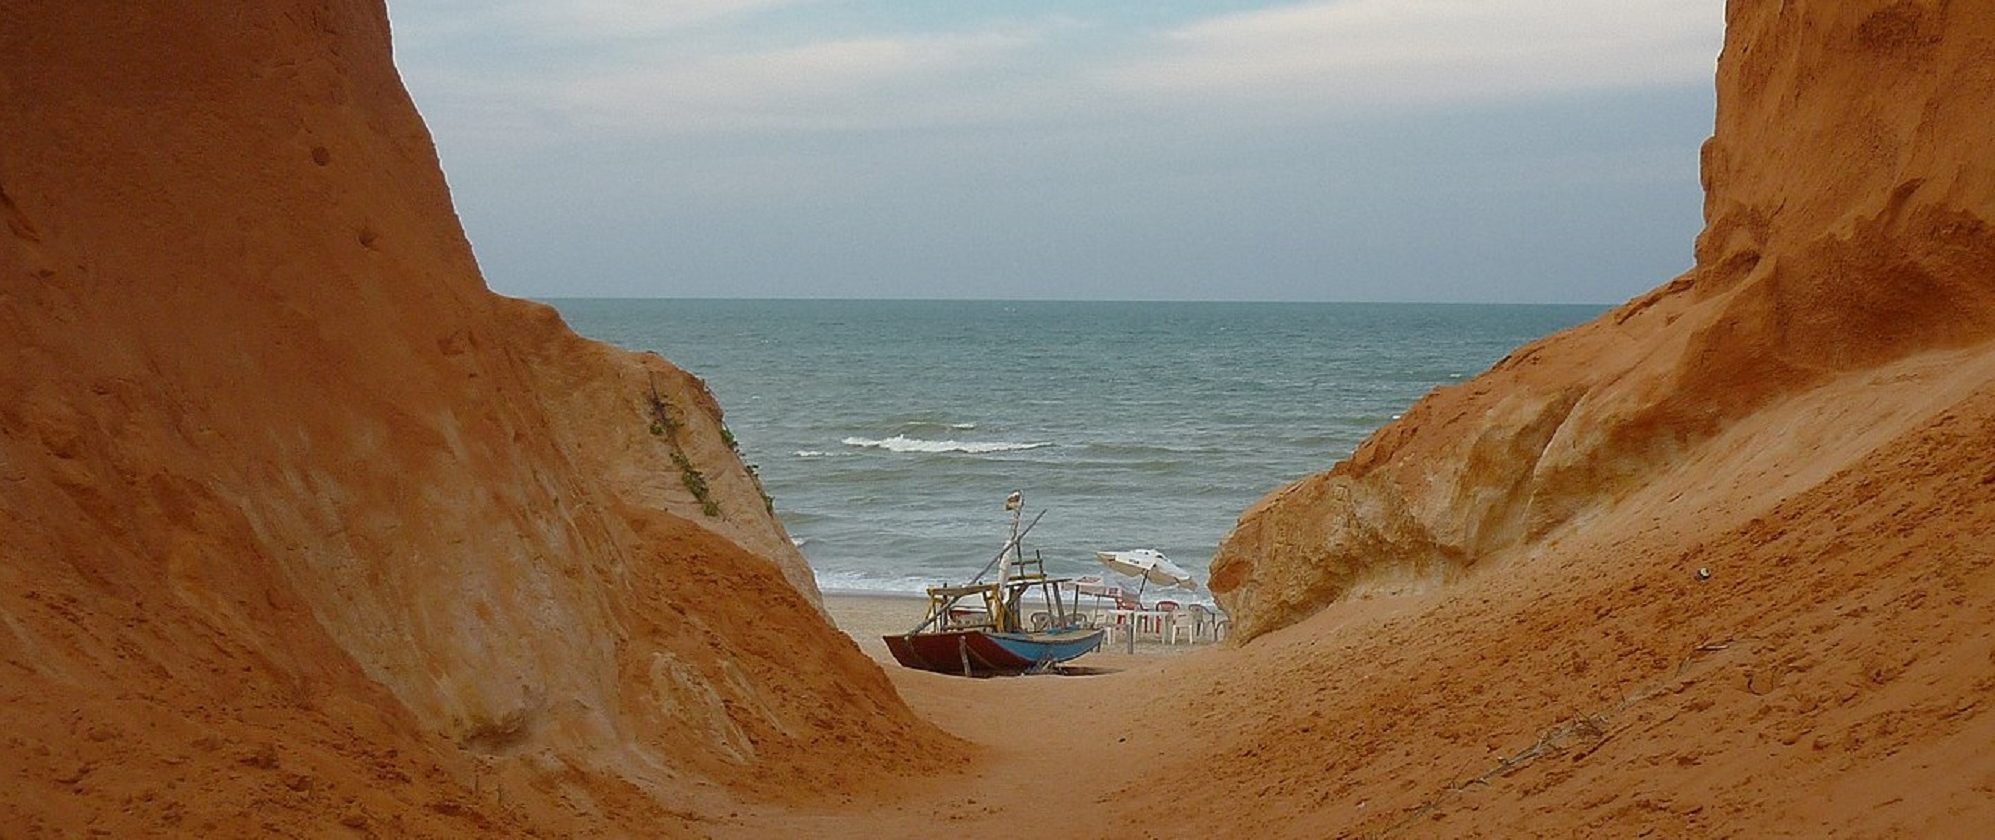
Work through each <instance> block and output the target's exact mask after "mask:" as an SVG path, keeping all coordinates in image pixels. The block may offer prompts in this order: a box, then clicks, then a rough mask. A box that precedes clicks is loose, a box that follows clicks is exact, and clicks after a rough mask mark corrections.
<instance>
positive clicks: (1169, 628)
mask: <svg viewBox="0 0 1995 840" xmlns="http://www.w3.org/2000/svg"><path fill="white" fill-rule="evenodd" d="M1178 606H1179V605H1178V602H1176V601H1158V602H1157V612H1160V613H1163V616H1162V617H1160V618H1159V619H1158V620H1157V641H1159V642H1163V643H1164V644H1167V645H1174V644H1177V638H1178V635H1179V632H1180V631H1186V633H1185V641H1187V642H1189V641H1191V636H1190V633H1189V632H1188V631H1189V630H1190V628H1189V627H1186V626H1185V625H1184V622H1183V621H1182V620H1180V613H1179V611H1178Z"/></svg>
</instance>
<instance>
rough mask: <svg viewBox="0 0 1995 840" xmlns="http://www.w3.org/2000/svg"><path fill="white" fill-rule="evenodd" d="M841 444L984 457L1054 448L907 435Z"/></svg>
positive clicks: (856, 439) (1045, 443)
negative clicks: (994, 454)
mask: <svg viewBox="0 0 1995 840" xmlns="http://www.w3.org/2000/svg"><path fill="white" fill-rule="evenodd" d="M839 442H840V443H843V444H845V445H846V446H857V447H861V448H865V449H885V450H887V451H888V452H922V453H943V452H961V453H965V454H969V455H983V454H986V453H991V452H1018V451H1022V450H1026V449H1039V448H1042V447H1047V446H1052V445H1053V443H1052V442H1051V441H1036V442H1032V443H1016V442H1012V441H1003V440H993V441H961V440H916V439H914V438H911V437H908V436H907V435H894V436H893V437H890V438H883V439H880V440H869V439H867V438H862V437H849V438H846V439H844V440H842V441H839Z"/></svg>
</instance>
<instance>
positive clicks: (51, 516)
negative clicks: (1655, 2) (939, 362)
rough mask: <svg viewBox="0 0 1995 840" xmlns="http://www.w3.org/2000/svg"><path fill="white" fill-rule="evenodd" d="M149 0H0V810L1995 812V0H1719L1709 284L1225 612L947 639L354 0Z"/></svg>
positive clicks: (120, 825)
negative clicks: (729, 427) (448, 136)
mask: <svg viewBox="0 0 1995 840" xmlns="http://www.w3.org/2000/svg"><path fill="white" fill-rule="evenodd" d="M122 8H123V9H124V10H125V12H126V13H125V14H120V15H104V14H95V13H92V12H91V10H89V9H85V8H80V7H78V6H77V5H75V4H57V3H29V2H18V1H16V2H0V220H4V221H5V223H6V230H5V231H4V232H0V352H4V354H5V355H4V364H0V505H3V506H4V510H5V511H6V514H7V523H6V525H7V527H6V528H5V529H3V530H0V670H4V671H5V672H6V674H7V677H6V679H5V680H4V681H0V710H3V711H0V720H4V722H5V724H6V726H5V729H6V735H5V738H4V739H0V759H4V767H5V768H6V769H5V770H0V773H4V778H5V780H6V786H5V790H6V793H4V794H0V825H5V826H8V827H9V829H8V833H9V836H12V835H13V833H15V832H18V833H19V834H21V835H23V836H30V837H33V836H68V835H81V834H84V833H86V832H89V831H93V830H94V831H100V832H103V833H108V834H111V835H114V836H146V835H161V834H166V835H173V834H178V835H198V836H266V835H271V834H279V835H289V834H302V835H312V836H320V835H335V834H339V833H344V832H351V833H358V834H375V835H381V836H467V835H477V836H485V835H495V836H507V835H529V834H538V835H570V834H583V835H612V836H660V835H662V836H679V835H685V836H697V835H714V836H724V837H730V836H738V837H768V836H788V835H795V836H822V837H866V838H877V837H898V836H916V835H920V836H932V835H935V834H938V833H943V834H948V835H951V836H961V837H999V836H1003V837H1011V836H1051V835H1058V836H1083V837H1106V836H1116V837H1129V836H1135V837H1200V836H1225V837H1233V836H1267V837H1331V836H1366V835H1369V836H1520V835H1555V836H1644V835H1646V836H1708V835H1722V836H1763V835H1797V836H1833V835H1844V836H1866V837H1867V836H1968V835H1971V834H1973V833H1974V832H1975V830H1977V829H1978V828H1980V827H1982V826H1986V825H1988V824H1990V823H1995V753H1991V752H1990V751H1988V750H1987V749H1986V745H1987V744H1988V743H1990V742H1991V740H1995V723H1991V720H1995V718H1991V717H1990V716H1989V715H1988V714H1987V712H1988V708H1989V706H1990V704H1991V702H1995V549H1991V548H1990V546H1995V456H1991V453H1995V449H1991V445H1990V441H1995V344H1991V343H1990V340H1991V339H1995V302H1992V301H1991V295H1995V236H1991V235H1990V232H1989V229H1988V226H1987V221H1986V220H1987V219H1989V218H1990V217H1991V216H1995V160H1991V159H1990V152H1989V150H1990V149H1995V143H1991V140H1995V137H1991V136H1990V134H1991V133H1995V128H1991V126H1995V119H1990V116H1991V115H1995V69H1991V68H1995V64H1991V63H1990V62H1989V61H1987V60H1986V57H1987V55H1989V54H1990V53H1991V50H1995V14H1991V13H1990V12H1988V11H1987V10H1985V9H1981V8H1979V7H1969V6H1967V5H1965V4H1960V3H1952V4H1941V3H1929V2H1890V3H1887V2H1882V0H1864V1H1863V2H1849V3H1831V2H1826V0H1809V1H1808V2H1795V1H1794V0H1787V2H1773V0H1735V2H1733V3H1732V4H1731V7H1730V9H1729V12H1728V19H1729V24H1730V29H1729V34H1728V39H1727V43H1726V47H1725V55H1724V57H1723V59H1722V61H1721V69H1720V73H1719V80H1718V83H1719V91H1720V112H1719V115H1718V121H1717V135H1716V137H1715V138H1714V139H1713V140H1712V141H1711V143H1710V144H1708V146H1707V148H1706V153H1705V172H1706V181H1707V186H1708V190H1709V198H1708V201H1707V217H1708V222H1709V226H1708V228H1707V230H1706V232H1705V233H1704V235H1703V236H1702V237H1701V238H1700V240H1699V243H1698V249H1697V253H1698V263H1697V267H1696V268H1695V269H1694V270H1692V271H1691V272H1690V273H1688V274H1686V275H1685V276H1684V277H1681V278H1678V279H1676V280H1675V281H1672V282H1670V283H1668V284H1666V285H1664V286H1663V287H1661V288H1659V289H1658V290H1657V291H1655V292H1653V293H1651V294H1649V295H1645V296H1643V297H1642V298H1640V299H1638V300H1636V301H1633V302H1631V303H1629V304H1628V305H1626V306H1624V307H1621V308H1620V309H1617V310H1616V311H1614V312H1612V313H1610V314H1609V315H1607V316H1606V317H1604V318H1602V319H1601V320H1600V321H1599V322H1597V323H1594V324H1591V325H1587V326H1584V327H1581V328H1579V329H1576V330H1573V331H1570V332H1568V333H1566V334H1563V335H1560V336H1555V337H1552V338H1549V339H1547V340H1545V341H1541V342H1538V343H1536V344H1533V345H1531V346H1529V347H1526V348H1522V349H1520V350H1519V351H1518V352H1516V353H1515V354H1513V355H1512V356H1511V357H1510V358H1509V359H1507V360H1505V361H1504V362H1503V363H1501V364H1499V365H1498V366H1497V367H1496V368H1495V369H1494V370H1492V371H1490V372H1489V373H1488V374H1485V375H1484V376H1482V377H1479V378H1477V379H1475V380H1472V381H1470V382H1467V383H1464V384H1462V385H1460V386H1457V387H1454V388H1449V389H1444V390H1441V391H1438V392H1436V393H1435V394H1434V395H1432V396H1431V397H1429V398H1428V399H1426V400H1425V401H1423V402H1422V403H1420V404H1419V405H1418V406H1416V407H1415V408H1414V409H1413V410H1411V411H1409V412H1407V413H1406V415H1405V416H1404V417H1403V418H1402V419H1400V420H1399V421H1396V422H1395V423H1393V424H1391V425H1389V426H1387V427H1386V428H1384V429H1382V430H1380V432H1379V433H1378V434H1377V435H1375V436H1374V437H1373V438H1372V439H1371V440H1370V441H1369V442H1368V443H1366V444H1365V446H1364V447H1362V448H1361V449H1360V450H1359V451H1358V452H1357V453H1356V454H1355V455H1354V456H1353V457H1352V458H1351V459H1350V460H1349V461H1347V462H1345V463H1343V464H1339V465H1337V466H1336V467H1334V468H1333V469H1332V470H1331V471H1330V472H1328V473H1326V474H1323V475H1319V476H1315V477H1312V478H1308V479H1305V480H1303V481H1302V482H1299V483H1297V484H1296V485H1293V486H1291V487H1289V488H1285V489H1283V490H1281V491H1278V492H1277V493H1275V494H1273V495H1272V496H1270V497H1269V498H1268V499H1267V500H1264V501H1263V502H1262V503H1260V504H1259V505H1257V506H1255V508H1253V509H1252V510H1250V511H1248V512H1247V513H1246V514H1245V515H1244V516H1243V517H1242V520H1241V525H1240V528H1239V530H1238V531H1237V532H1236V533H1235V534H1234V535H1233V537H1231V538H1230V539H1229V540H1228V543H1227V545H1226V547H1225V549H1224V556H1223V557H1222V558H1221V561H1220V563H1219V565H1218V568H1217V576H1216V579H1215V581H1214V589H1215V590H1217V591H1218V592H1220V593H1221V596H1222V597H1223V598H1224V599H1225V601H1226V603H1227V604H1228V605H1229V606H1230V607H1231V608H1232V609H1233V610H1234V612H1235V617H1236V619H1237V621H1238V626H1239V627H1240V629H1242V630H1243V631H1245V635H1247V636H1251V637H1253V638H1252V640H1251V641H1250V642H1249V643H1247V644H1244V645H1240V646H1236V647H1231V648H1227V649H1218V650H1212V649H1208V650H1203V651H1199V652H1194V653H1189V654H1186V655H1182V656H1174V657H1136V658H1123V659H1105V660H1104V662H1107V663H1109V664H1110V665H1112V666H1113V667H1114V668H1116V669H1118V670H1117V671H1116V672H1115V673H1110V674H1107V675H1102V676H1091V677H1075V678H1043V679H1042V678H1031V679H1013V680H963V679H955V678H949V677H942V676H938V675H932V674H925V673H916V672H910V671H906V670H903V669H890V670H885V671H883V670H882V669H881V668H880V667H878V664H877V663H876V662H875V661H874V660H871V659H869V658H867V656H866V655H865V651H864V650H862V648H861V647H860V646H859V645H855V644H854V643H853V641H852V640H851V639H850V638H848V637H846V636H845V635H843V634H840V633H839V632H837V631H836V630H834V629H833V628H832V627H831V625H830V624H829V623H828V622H827V621H826V619H825V616H824V615H823V613H821V612H820V610H819V609H818V607H817V604H816V593H815V592H814V591H813V590H812V588H811V584H810V580H809V576H808V571H807V570H806V569H804V568H803V567H802V566H801V563H800V558H798V557H797V556H796V554H795V551H794V549H793V548H791V547H790V546H789V545H788V542H787V539H786V537H785V535H784V534H783V533H782V532H781V528H780V526H779V525H778V524H777V523H775V522H774V520H773V519H772V518H771V517H769V516H768V513H767V510H766V508H765V507H764V503H763V500H762V499H761V497H760V493H759V487H758V486H756V484H755V483H754V480H753V477H752V476H750V475H749V474H748V473H747V472H746V471H745V470H744V469H743V468H742V467H741V465H740V463H739V461H738V459H736V458H735V457H734V455H733V454H732V453H731V452H730V451H729V447H728V446H727V445H726V443H725V439H724V436H723V435H722V434H721V425H720V424H721V415H720V411H719V407H718V406H716V405H714V403H713V401H712V400H711V398H710V397H709V396H708V395H707V394H706V393H705V390H704V387H703V386H702V385H701V383H699V382H698V380H696V379H694V378H693V377H691V376H689V375H687V374H685V373H683V372H681V371H678V370H677V369H676V368H673V367H671V366H670V365H669V364H668V363H666V362H665V361H664V360H662V359H658V358H656V357H640V356H635V355H632V354H627V353H622V352H620V351H616V350H613V349H611V348H607V347H603V346H601V345H597V344H593V343H590V342H586V341H583V340H581V339H579V338H576V337H575V336H573V335H572V334H571V333H569V332H568V331H567V330H566V328H565V327H563V326H562V325H561V324H560V322H559V320H558V318H557V317H556V316H555V315H554V314H553V313H552V312H551V311H549V310H547V309H545V308H543V307H538V306H535V305H532V304H526V303H522V302H518V301H509V300H505V299H502V298H498V297H496V296H493V295H491V294H490V293H489V292H487V291H486V290H485V289H484V287H483V284H482V282H481V280H480V279H479V276H478V273H477V268H476V266H475V264H474V263H473V261H472V258H471V255H470V252H469V249H468V248H467V247H466V245H465V242H464V239H463V235H462V232H461V231H460V230H459V228H458V226H457V223H456V219H455V217H454V215H453V213H452V210H451V207H450V204H449V197H448V195H447V192H446V190H445V187H444V184H443V181H442V178H441V175H440V173H439V172H438V170H437V165H436V160H435V155H434V152H433V150H432V148H431V146H430V143H429V140H428V137H427V134H426V132H425V130H424V129H423V127H422V124H421V122H420V121H419V120H418V118H417V116H416V114H415V112H414V110H413V108H412V107H411V106H410V104H409V102H408V99H407V97H406V94H405V93H404V92H403V91H402V89H401V86H400V83H399V80H398V78H397V77H396V75H395V72H394V69H393V66H392V63H391V61H390V53H389V49H388V40H387V29H386V21H385V17H384V15H383V13H382V10H381V8H380V6H379V4H378V3H372V2H357V0H354V1H351V2H348V1H345V0H343V1H342V2H332V3H304V2H296V3H271V4H262V5H259V6H257V7H256V8H254V9H249V8H243V9H235V8H231V9H228V10H221V9H210V8H207V7H191V6H186V5H185V4H168V3H157V2H154V3H135V4H127V6H125V7H122ZM113 57H114V58H115V60H113ZM654 383H655V386H656V388H657V389H658V393H659V398H660V400H659V401H660V402H662V403H663V406H664V407H663V415H662V416H661V415H660V414H659V409H658V408H657V406H655V405H654V403H653V400H652V398H651V394H652V388H653V387H654ZM694 478H698V479H699V480H698V481H695V480H692V479H694ZM702 484H703V485H704V489H703V490H700V491H698V492H696V491H695V489H694V488H695V487H700V486H702ZM702 495H704V497H705V498H701V496H702ZM876 653H877V652H876Z"/></svg>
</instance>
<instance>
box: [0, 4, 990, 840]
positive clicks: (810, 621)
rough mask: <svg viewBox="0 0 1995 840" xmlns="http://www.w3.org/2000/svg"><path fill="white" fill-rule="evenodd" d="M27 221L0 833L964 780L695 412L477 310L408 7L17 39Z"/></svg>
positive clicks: (144, 12) (13, 453) (5, 83)
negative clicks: (424, 105)
mask: <svg viewBox="0 0 1995 840" xmlns="http://www.w3.org/2000/svg"><path fill="white" fill-rule="evenodd" d="M0 219H4V222H5V228H4V229H0V509H4V511H5V519H6V522H5V527H4V528H0V670H4V671H5V672H6V674H7V676H6V678H5V679H4V680H0V719H4V721H5V726H4V727H0V728H4V730H5V732H6V736H5V738H4V739H0V767H4V768H5V769H0V777H4V779H5V783H4V787H5V788H6V789H7V790H8V793H7V794H6V795H4V796H0V824H5V825H8V826H12V827H14V829H18V830H21V831H24V832H26V833H27V834H28V835H29V836H36V835H38V834H40V833H41V832H44V831H58V832H63V833H67V832H74V831H81V830H83V829H84V828H85V827H90V828H98V829H104V830H108V831H110V832H111V833H113V834H116V835H122V836H136V835H139V834H144V833H149V832H156V831H161V830H167V829H178V830H183V831H188V832H196V833H201V834H206V833H208V831H209V827H211V826H217V825H219V826H222V827H225V828H228V829H230V830H231V833H241V834H256V833H261V831H262V830H264V829H262V828H260V825H261V824H262V823H263V822H264V821H269V822H270V823H271V824H272V825H273V826H275V828H270V829H268V830H278V831H289V830H292V829H294V828H296V827H298V826H305V827H310V830H311V831H313V832H315V833H316V832H318V831H321V830H325V829H327V828H330V827H334V826H340V825H345V826H347V827H359V828H369V829H372V830H378V831H381V832H383V833H386V834H392V835H402V834H442V835H450V836H463V835H467V834H473V833H478V832H482V831H486V830H492V829H495V828H498V827H507V828H510V829H513V830H526V829H532V828H544V829H548V830H554V831H565V830H567V828H569V827H573V826H576V825H581V824H595V825H598V826H615V825H623V826H646V827H657V830H661V831H670V830H671V826H672V825H674V824H675V823H677V822H681V821H682V820H680V818H679V817H674V816H672V814H671V813H670V812H672V811H675V810H676V811H681V812H689V811H688V809H689V808H691V807H692V804H691V803H696V802H699V801H703V800H702V797H704V796H709V794H706V793H702V791H709V790H713V791H727V792H728V795H729V796H734V795H744V796H748V797H750V798H751V799H754V798H756V797H767V796H778V797H789V796H795V795H799V794H798V793H797V792H794V791H792V788H793V787H794V785H793V784H792V782H793V781H794V780H795V779H797V778H808V779H811V780H812V781H814V782H824V781H836V780H839V779H841V778H846V777H854V778H863V777H865V776H867V775H868V774H875V773H878V772H879V771H880V770H881V768H882V767H883V766H886V765H887V764H889V763H892V764H894V765H896V766H898V765H900V764H901V762H902V761H903V760H904V759H905V755H903V753H904V752H905V751H906V750H910V749H917V750H926V751H927V752H930V753H936V754H941V755H947V754H949V751H950V749H951V747H950V743H951V742H949V741H948V740H947V739H945V738H943V737H941V736H939V735H937V734H935V733H934V731H933V730H932V729H930V728H928V727H925V726H924V725H922V724H921V723H920V722H918V721H917V720H915V719H914V718H912V717H911V716H910V715H909V714H908V712H907V710H906V709H905V707H904V706H902V704H901V702H900V701H899V699H898V698H896V697H895V696H894V694H893V691H892V689H891V687H890V686H889V685H888V683H887V682H886V681H885V680H884V679H883V678H882V676H881V674H880V672H879V670H878V669H877V668H875V667H873V666H872V665H871V664H870V663H869V662H868V661H867V660H865V659H864V658H863V657H862V656H861V655H860V654H859V652H858V651H857V649H856V648H855V647H853V646H852V645H851V644H850V643H849V641H847V640H846V639H845V638H844V637H842V636H840V635H838V634H836V633H835V632H833V631H831V630H830V629H829V628H828V627H827V626H826V625H825V623H824V621H823V620H822V619H821V617H820V615H819V613H818V612H817V608H816V606H815V599H816V593H815V590H814V588H813V587H812V584H811V581H810V577H809V573H808V570H807V569H805V568H804V566H803V565H802V562H801V558H800V557H799V556H798V555H797V554H796V552H795V550H794V548H792V547H791V546H790V544H789V542H788V540H787V538H786V536H785V535H784V534H783V533H782V531H781V528H780V526H779V525H777V524H776V522H775V521H774V519H773V517H771V516H770V515H769V514H768V511H767V510H766V508H765V502H764V500H763V499H762V498H761V496H760V491H759V487H758V486H757V485H756V484H755V482H754V480H753V478H752V477H751V476H749V475H748V474H747V473H746V472H745V470H744V469H743V467H742V466H741V464H740V462H739V460H738V459H737V458H736V457H735V456H734V455H733V453H732V452H731V451H729V448H728V446H727V444H726V443H725V442H724V441H723V437H722V435H721V434H720V428H721V427H720V423H721V418H720V414H719V411H718V408H717V407H716V406H715V405H714V404H713V402H712V400H711V398H710V396H708V395H707V394H706V393H705V390H704V386H703V385H702V384H701V383H700V382H699V381H698V380H696V379H694V378H693V377H691V376H688V375H686V374H684V373H683V372H681V371H678V370H677V369H675V368H673V367H671V366H670V365H669V364H667V363H665V362H664V361H663V360H662V359H658V358H656V357H640V356H637V355H634V354H628V353H623V352H620V351H615V350H612V349H610V348H606V347H603V346H600V345H595V344H592V343H589V342H585V341H582V340H580V339H578V338H576V337H575V336H573V335H572V334H571V333H570V332H569V331H568V330H567V329H566V328H565V327H564V326H563V325H562V324H561V323H560V321H559V320H558V318H556V317H555V315H554V314H553V312H552V311H551V310H548V309H546V308H544V307H541V306H538V305H535V304H529V303H524V302H520V301H512V300H505V299H502V298H498V297H496V296H494V295H492V294H490V293H489V292H487V291H486V290H485V289H484V287H483V283H482V281H481V280H480V279H479V276H478V272H477V267H476V265H475V264H474V262H473V260H472V257H471V254H470V251H469V248H468V247H467V245H466V243H465V240H464V238H463V235H462V233H461V231H460V230H459V227H458V225H457V220H456V217H455V215H454V213H453V211H452V209H451V206H450V202H449V196H448V193H447V191H446V189H445V186H444V183H443V179H442V177H441V174H440V172H439V171H438V168H437V162H436V159H435V155H434V152H433V150H432V148H431V145H430V141H429V138H428V135H427V133H426V131H425V130H424V128H423V126H422V123H421V122H420V120H419V119H418V118H417V116H416V113H415V111H414V109H413V108H412V107H411V105H410V103H409V101H408V99H407V96H406V94H405V93H404V92H403V90H402V87H401V84H400V80H399V78H398V77H397V75H396V74H395V71H394V68H393V66H392V63H391V61H390V54H389V45H388V32H387V21H386V17H385V14H384V13H383V10H382V8H381V6H380V4H379V3H378V2H323V3H321V2H295V3H267V4H256V5H254V7H247V6H245V7H242V8H236V7H235V6H229V7H227V8H223V7H221V6H216V7H213V8H209V7H207V6H202V5H198V4H197V5H195V6H189V5H187V4H180V3H163V2H159V3H136V4H122V5H120V6H119V7H118V9H117V10H116V12H115V13H114V12H110V11H106V10H101V9H97V8H95V7H93V6H91V5H90V4H68V3H31V2H6V3H0ZM654 384H655V387H656V388H657V389H658V392H659V394H660V397H661V401H662V402H663V403H664V404H665V406H666V409H665V417H664V422H662V423H661V422H660V420H659V419H658V418H657V417H656V415H655V412H654V411H653V408H652V405H651V391H652V388H653V387H654ZM677 458H683V459H685V460H684V464H683V465H682V464H681V463H680V462H679V461H678V460H676V459H677ZM690 472H697V473H698V474H699V476H700V477H701V479H702V480H704V481H705V483H706V484H707V487H708V495H709V498H710V500H711V501H712V502H713V503H714V505H715V509H714V510H712V511H711V512H709V511H706V510H704V509H703V508H704V505H702V504H701V503H700V502H699V501H698V500H696V499H695V498H694V494H693V493H692V491H691V490H690V489H689V483H688V482H687V481H686V480H685V479H686V477H687V475H688V474H689V473H690ZM799 646H802V647H806V648H809V649H813V650H816V651H818V653H817V654H816V655H813V656H811V657H807V658H803V659H798V658H796V657H794V656H793V655H792V652H793V651H794V650H795V649H796V648H798V647H799ZM833 710H836V711H833ZM882 732H893V733H895V734H896V735H897V736H899V737H900V738H901V741H899V742H892V741H887V740H884V739H881V738H878V737H876V736H878V735H879V734H881V733H882ZM827 744H858V745H859V746H858V747H856V748H850V749H847V748H844V747H840V748H839V749H831V748H828V747H826V746H825V745H827ZM917 766H919V765H918V764H917ZM813 789H815V787H814V786H813ZM803 793H804V795H808V794H809V791H808V790H806V791H804V792H803ZM682 816H683V815H682ZM661 820H662V822H661ZM647 830H649V829H647ZM7 833H8V834H9V836H16V835H14V834H13V829H10V830H9V831H8V832H7Z"/></svg>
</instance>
